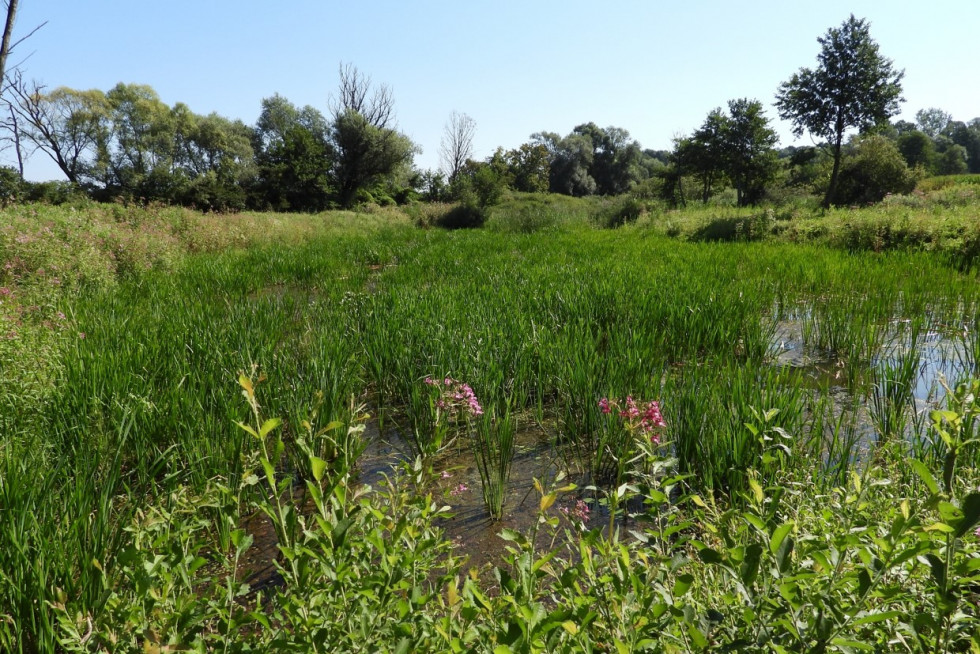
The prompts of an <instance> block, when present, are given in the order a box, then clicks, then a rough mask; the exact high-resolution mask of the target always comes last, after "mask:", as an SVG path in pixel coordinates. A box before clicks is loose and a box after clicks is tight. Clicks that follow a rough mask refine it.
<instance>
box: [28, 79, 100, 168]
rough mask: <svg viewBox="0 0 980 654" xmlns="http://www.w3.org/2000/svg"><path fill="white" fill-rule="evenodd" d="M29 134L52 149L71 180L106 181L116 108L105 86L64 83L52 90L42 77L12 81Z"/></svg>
mask: <svg viewBox="0 0 980 654" xmlns="http://www.w3.org/2000/svg"><path fill="white" fill-rule="evenodd" d="M10 89H11V92H12V93H14V94H15V100H14V104H13V105H12V106H13V107H14V109H15V111H16V112H17V114H18V115H19V116H20V117H21V119H22V120H23V123H24V128H23V132H22V133H23V136H24V137H25V138H26V139H27V140H28V141H30V142H31V143H33V144H34V147H35V148H36V149H38V150H41V151H42V152H44V153H45V154H47V155H48V156H49V157H50V158H51V160H52V161H54V162H55V163H56V164H57V165H58V168H60V169H61V172H62V173H64V175H65V177H67V178H68V180H69V181H70V182H73V183H75V184H81V183H85V182H93V181H100V182H101V181H104V180H105V167H106V163H107V162H106V159H107V152H108V150H107V148H108V141H109V134H110V133H111V130H112V120H111V116H110V114H111V108H110V106H109V102H108V100H107V99H106V96H105V94H104V93H103V92H102V91H98V90H92V91H77V90H75V89H70V88H67V87H64V86H61V87H58V88H56V89H55V90H53V91H51V92H50V93H45V92H44V88H43V87H42V86H40V85H38V84H36V83H34V84H31V85H26V84H23V83H18V84H13V85H11V86H10Z"/></svg>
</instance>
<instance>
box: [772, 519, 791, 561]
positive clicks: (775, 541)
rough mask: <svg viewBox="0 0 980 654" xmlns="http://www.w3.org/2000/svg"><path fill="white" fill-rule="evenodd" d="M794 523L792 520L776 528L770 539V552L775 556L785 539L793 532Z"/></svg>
mask: <svg viewBox="0 0 980 654" xmlns="http://www.w3.org/2000/svg"><path fill="white" fill-rule="evenodd" d="M793 526H794V523H793V521H792V520H789V521H787V522H784V523H783V524H781V525H779V526H778V527H776V529H775V530H773V532H772V536H771V537H770V538H769V551H770V552H772V553H773V554H775V553H776V551H777V550H779V546H780V545H782V544H783V539H784V538H786V534H788V533H789V532H790V531H792V529H793Z"/></svg>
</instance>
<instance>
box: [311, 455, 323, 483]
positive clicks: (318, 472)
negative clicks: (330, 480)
mask: <svg viewBox="0 0 980 654" xmlns="http://www.w3.org/2000/svg"><path fill="white" fill-rule="evenodd" d="M310 467H312V468H313V478H314V479H316V480H317V481H321V480H322V479H323V471H324V470H326V469H327V462H326V461H324V460H323V459H321V458H320V457H318V456H310Z"/></svg>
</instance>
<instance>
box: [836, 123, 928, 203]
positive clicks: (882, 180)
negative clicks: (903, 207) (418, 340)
mask: <svg viewBox="0 0 980 654" xmlns="http://www.w3.org/2000/svg"><path fill="white" fill-rule="evenodd" d="M915 183H916V174H915V172H913V171H912V170H911V169H909V167H908V166H907V165H906V164H905V159H903V158H902V153H901V152H899V151H898V148H897V147H896V146H895V144H894V143H892V142H891V141H890V140H888V139H887V138H885V137H884V136H879V135H870V136H864V137H861V138H860V139H858V141H857V143H856V144H855V145H854V147H853V150H852V152H851V153H850V154H849V155H848V156H847V157H845V158H844V161H843V163H842V164H841V172H840V182H839V186H838V188H837V199H836V202H837V204H841V205H849V204H872V203H875V202H880V201H881V200H882V199H883V198H884V197H885V196H886V195H888V194H889V193H910V192H911V191H912V189H914V188H915Z"/></svg>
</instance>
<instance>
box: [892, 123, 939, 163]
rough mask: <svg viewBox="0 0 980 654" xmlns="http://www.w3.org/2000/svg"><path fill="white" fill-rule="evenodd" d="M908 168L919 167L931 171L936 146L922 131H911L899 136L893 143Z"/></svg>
mask: <svg viewBox="0 0 980 654" xmlns="http://www.w3.org/2000/svg"><path fill="white" fill-rule="evenodd" d="M895 144H896V145H897V146H898V151H899V152H901V153H902V157H903V158H904V159H905V163H907V164H908V165H909V167H910V168H916V167H920V168H922V169H923V170H927V171H931V170H932V168H933V163H934V160H935V158H936V146H935V144H934V143H933V140H932V139H931V138H929V135H928V134H926V133H925V132H923V131H922V130H918V129H913V130H911V131H908V132H905V133H903V134H900V135H899V137H898V140H897V141H896V143H895Z"/></svg>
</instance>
